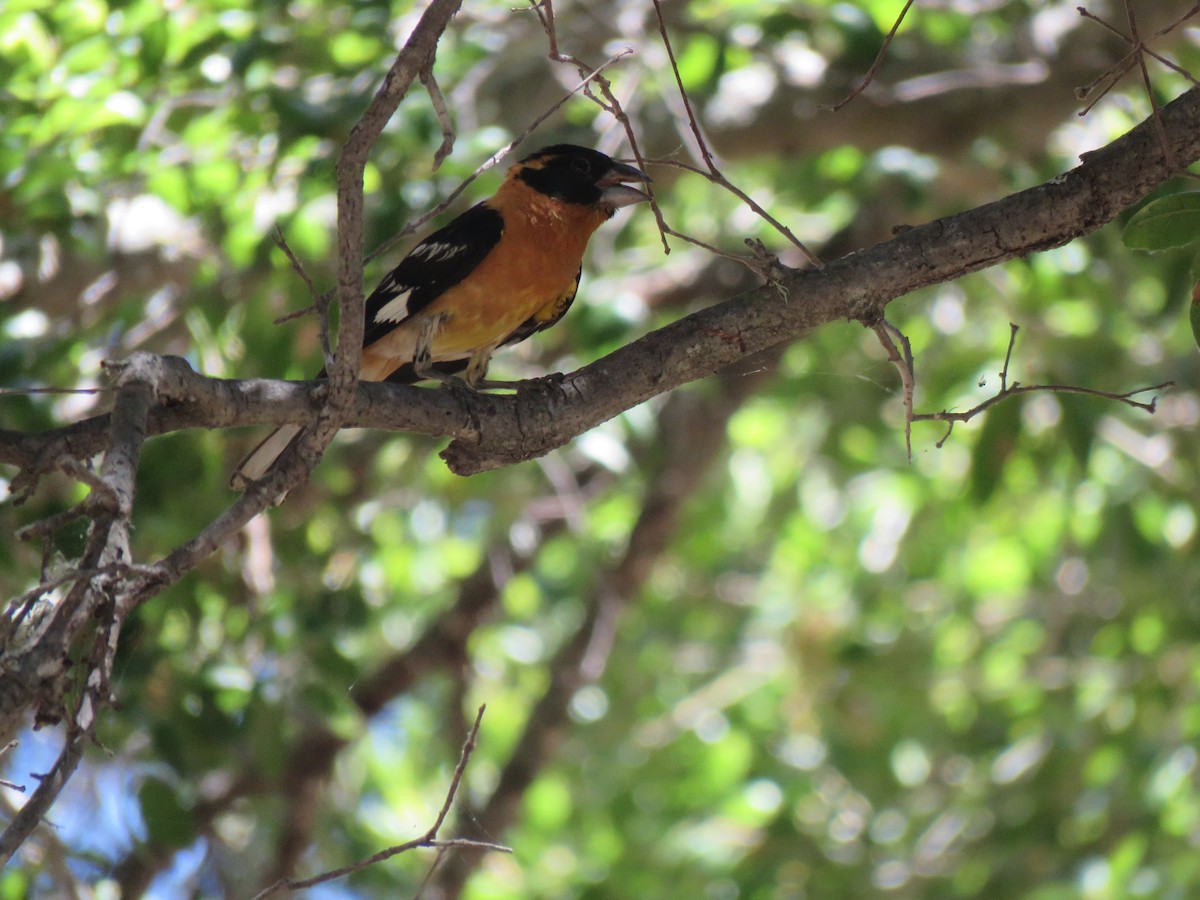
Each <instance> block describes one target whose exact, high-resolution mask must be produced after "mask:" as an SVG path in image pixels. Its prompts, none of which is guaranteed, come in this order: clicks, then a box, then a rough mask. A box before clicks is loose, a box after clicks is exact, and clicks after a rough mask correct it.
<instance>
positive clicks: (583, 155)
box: [514, 144, 650, 215]
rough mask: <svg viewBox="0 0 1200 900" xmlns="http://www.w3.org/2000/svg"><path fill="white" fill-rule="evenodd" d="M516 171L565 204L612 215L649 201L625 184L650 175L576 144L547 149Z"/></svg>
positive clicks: (645, 179) (525, 180)
mask: <svg viewBox="0 0 1200 900" xmlns="http://www.w3.org/2000/svg"><path fill="white" fill-rule="evenodd" d="M514 169H515V175H516V177H517V178H519V179H521V180H522V181H524V182H525V183H526V184H528V185H529V186H530V187H532V188H533V189H534V190H537V191H540V192H541V193H543V194H546V195H547V196H549V197H553V198H555V199H556V200H562V201H563V202H564V203H578V204H580V205H581V206H593V207H597V208H599V209H602V210H604V211H605V212H606V213H608V214H609V215H612V214H613V212H615V211H616V210H617V209H618V208H620V207H622V206H630V205H632V204H634V203H640V202H642V201H643V200H649V199H650V198H649V197H648V196H646V195H645V194H644V193H642V192H641V191H639V190H638V189H637V188H633V187H630V186H629V185H627V184H625V182H627V181H638V182H648V181H649V180H650V176H649V175H647V174H646V173H645V172H643V171H642V170H641V169H636V168H634V167H633V166H629V165H626V164H625V163H620V162H617V161H616V160H615V159H610V158H609V157H607V156H605V155H604V154H603V153H600V152H598V151H596V150H589V149H588V148H586V147H576V146H574V145H573V144H555V145H554V146H552V147H545V148H543V149H541V150H539V151H537V153H533V154H530V155H529V156H527V157H525V158H524V159H522V160H521V161H520V162H519V163H517V165H516V166H515V167H514Z"/></svg>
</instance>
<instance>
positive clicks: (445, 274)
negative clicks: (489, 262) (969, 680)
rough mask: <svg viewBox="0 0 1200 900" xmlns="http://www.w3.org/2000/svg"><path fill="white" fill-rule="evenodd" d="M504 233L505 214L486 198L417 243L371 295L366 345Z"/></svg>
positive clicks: (458, 276)
mask: <svg viewBox="0 0 1200 900" xmlns="http://www.w3.org/2000/svg"><path fill="white" fill-rule="evenodd" d="M503 234H504V219H503V217H502V216H501V215H500V213H499V212H497V211H496V210H494V209H492V208H491V207H490V206H488V205H487V203H486V202H484V203H479V204H477V205H475V206H473V207H471V208H470V209H468V210H467V211H466V212H464V213H463V214H462V215H461V216H459V217H458V218H456V219H455V220H454V221H453V222H451V223H450V224H449V225H447V226H446V227H444V228H442V229H440V230H438V231H435V232H434V233H433V234H431V235H429V237H427V238H425V240H423V241H421V243H419V244H417V246H415V247H413V249H412V250H411V251H410V252H409V254H408V256H406V257H404V259H403V260H401V261H400V264H399V265H398V266H396V268H394V269H392V271H391V272H389V273H388V274H387V276H386V277H385V278H384V279H383V281H381V282H380V283H379V286H378V287H377V288H375V290H374V291H373V292H372V293H371V296H370V297H368V298H367V306H366V328H365V329H364V331H363V346H364V347H367V346H369V345H371V344H373V343H374V342H375V341H377V340H379V339H380V338H381V337H383V336H384V335H386V334H387V333H388V332H389V331H391V330H392V329H393V328H395V327H396V326H397V325H399V324H400V323H401V322H403V321H404V320H405V319H407V318H408V317H409V316H412V315H414V314H416V313H418V312H420V311H421V310H422V309H424V308H425V307H427V306H428V305H429V304H431V303H432V302H433V301H434V300H436V299H437V298H438V297H440V296H441V295H442V294H444V293H445V292H446V291H447V290H449V289H450V288H452V287H454V285H456V284H458V283H459V282H460V281H462V280H463V279H464V278H466V277H467V276H468V275H469V274H471V272H472V270H474V268H475V267H476V266H478V265H479V264H480V263H481V262H483V259H484V257H486V256H487V255H488V254H489V253H491V251H492V250H493V249H494V248H495V246H496V245H497V244H498V243H500V238H501V236H502V235H503Z"/></svg>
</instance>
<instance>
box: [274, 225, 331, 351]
mask: <svg viewBox="0 0 1200 900" xmlns="http://www.w3.org/2000/svg"><path fill="white" fill-rule="evenodd" d="M271 240H273V241H274V242H275V246H277V247H278V248H279V249H280V250H282V251H283V253H284V255H285V256H287V258H288V262H290V263H291V264H292V269H293V270H295V272H296V274H297V275H299V276H300V280H301V281H303V282H304V286H305V287H306V288H308V295H309V296H310V297H312V301H313V302H312V306H306V307H304V309H301V310H297V311H296V312H293V313H288V314H287V315H284V316H280V317H279V318H277V319H276V320H275V321H274V323H273V324H275V325H282V324H283V323H284V322H290V321H291V320H292V319H298V318H300V317H301V316H307V315H308V314H309V313H313V312H315V313H318V314H319V315H320V316H321V320H322V321H327V320H328V314H329V301H330V300H332V299H333V291H326V292H325V293H324V294H322V293H321V292H320V291H318V290H317V286H316V285H315V284H313V280H312V278H310V277H309V274H308V271H307V270H306V269H305V268H304V263H302V262H300V258H299V257H298V256H296V254H295V253H294V252H293V251H292V248H291V246H290V245H289V244H288V242H287V238H285V237H284V236H283V231H282V230H281V229H280V227H279V226H278V225H276V226H275V227H274V228H272V229H271ZM321 349H322V351H324V355H325V358H326V359H328V358H329V356H330V354H331V352H332V351H331V350H330V347H329V329H328V328H322V329H321Z"/></svg>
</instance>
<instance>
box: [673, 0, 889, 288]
mask: <svg viewBox="0 0 1200 900" xmlns="http://www.w3.org/2000/svg"><path fill="white" fill-rule="evenodd" d="M909 2H912V0H909ZM654 12H655V15H656V16H657V18H658V32H659V34H660V35H661V36H662V42H663V47H664V48H665V49H666V51H667V59H669V60H670V62H671V72H672V73H673V74H674V76H675V86H676V88H677V89H678V91H679V96H680V98H681V100H682V101H683V108H684V111H685V113H686V114H687V119H688V127H689V128H690V129H691V132H692V136H693V137H694V138H695V139H696V146H697V149H698V150H699V153H700V157H701V159H702V160H703V161H704V165H705V167H706V168H707V170H708V171H707V172H705V171H703V170H702V169H699V168H696V167H694V166H689V165H687V164H686V163H682V162H679V161H678V160H670V161H664V164H666V165H674V166H676V167H678V168H681V169H685V170H687V171H690V172H692V173H694V174H696V175H702V176H704V177H705V178H707V179H708V180H709V181H711V182H712V183H713V184H716V185H719V186H720V187H723V188H724V189H725V190H727V191H729V192H730V193H731V194H733V195H734V196H735V197H737V198H738V199H739V200H741V201H742V202H743V203H745V204H746V205H747V206H748V207H750V209H752V210H753V211H754V213H755V214H756V215H757V216H758V217H759V218H761V219H763V220H764V221H765V222H767V223H768V224H769V225H770V226H771V227H772V228H774V229H775V230H776V231H778V232H779V233H780V234H782V235H783V236H784V237H785V238H787V239H788V240H789V241H791V242H792V244H793V245H794V246H795V247H796V248H797V249H798V250H799V251H800V252H801V253H802V254H804V258H805V259H807V260H808V263H809V265H812V266H820V265H821V260H820V259H819V258H818V257H817V255H816V254H815V253H813V252H812V251H810V250H809V249H808V248H807V247H806V246H804V243H803V242H802V241H801V240H800V239H799V238H797V237H796V236H795V235H794V234H792V232H791V229H789V228H787V227H786V226H785V225H784V224H783V223H782V222H780V221H779V220H778V219H776V218H775V217H774V216H772V215H770V214H769V213H768V212H767V211H766V210H765V209H763V208H762V206H760V205H759V204H758V203H756V202H755V201H754V200H753V199H751V197H750V195H749V194H747V193H746V192H745V191H743V190H742V189H741V188H739V187H737V185H735V184H734V183H733V182H731V181H730V180H729V179H728V178H726V177H725V175H724V174H723V173H722V172H721V169H720V167H719V166H718V165H717V162H716V159H715V157H714V156H713V154H712V151H711V150H709V148H708V143H707V142H706V141H705V140H704V132H703V130H702V129H701V128H700V123H699V121H698V120H697V119H696V114H695V112H694V111H693V110H692V103H691V100H690V99H689V98H688V94H687V90H686V89H685V88H684V86H683V76H682V75H680V74H679V65H678V63H677V62H676V61H675V50H674V48H672V46H671V37H670V35H669V34H668V33H667V23H666V20H665V19H664V18H663V11H662V6H661V5H660V0H654ZM655 209H656V210H657V204H655ZM664 226H665V223H663V222H662V221H661V219H660V227H664ZM671 233H673V234H675V235H676V236H677V237H680V238H683V239H684V240H688V241H690V242H692V243H696V244H698V245H701V244H700V242H698V241H693V240H692V239H691V238H688V237H687V236H685V235H682V234H679V233H678V232H675V231H674V230H673V229H672V230H671ZM701 246H706V247H707V245H701ZM710 249H711V248H710ZM718 252H720V251H718ZM722 255H728V254H722ZM733 258H734V259H738V260H740V261H741V262H742V263H744V264H747V265H750V267H751V268H753V269H755V270H756V271H758V272H759V274H761V275H764V277H768V278H769V277H770V276H769V275H768V274H767V273H766V272H764V271H763V270H762V269H761V268H758V267H756V266H755V265H753V264H752V263H750V262H747V259H746V258H745V257H737V256H734V257H733Z"/></svg>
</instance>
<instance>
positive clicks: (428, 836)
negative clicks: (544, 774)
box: [254, 704, 512, 900]
mask: <svg viewBox="0 0 1200 900" xmlns="http://www.w3.org/2000/svg"><path fill="white" fill-rule="evenodd" d="M486 709H487V705H486V704H484V705H483V706H480V707H479V711H478V712H477V713H476V714H475V724H474V725H472V726H471V730H470V732H469V733H468V734H467V739H466V741H464V742H463V747H462V752H461V753H460V754H459V758H458V765H456V766H455V767H454V775H453V776H452V777H451V779H450V787H449V789H448V790H447V791H446V799H445V800H444V801H443V803H442V808H441V810H439V811H438V815H437V818H436V819H435V820H434V822H433V824H432V825H431V826H430V827H429V829H428V830H427V831H426V832H425V833H424V834H422V835H421V836H420V837H416V838H413V839H412V840H411V841H405V842H404V843H403V844H396V845H395V846H393V847H388V848H387V849H386V850H380V851H379V852H378V853H374V854H372V855H371V856H368V857H367V858H366V859H362V860H359V861H358V862H356V863H352V864H350V865H348V866H342V867H341V868H338V869H332V870H330V871H328V872H322V873H321V874H320V875H314V876H313V877H311V878H300V879H291V878H283V879H280V880H279V881H276V882H275V883H274V884H272V885H270V886H268V887H267V888H265V889H264V890H262V891H260V892H259V893H258V894H256V895H255V896H254V900H263V898H266V897H270V896H272V895H274V894H275V893H277V892H279V891H294V890H299V889H301V888H308V887H313V886H314V885H318V884H324V883H325V882H328V881H333V880H335V879H338V878H342V877H344V876H346V875H350V874H352V873H354V872H358V871H361V870H362V869H365V868H367V867H368V866H373V865H375V864H376V863H380V862H383V861H384V860H385V859H390V858H391V857H393V856H396V855H398V854H400V853H406V852H408V851H409V850H415V849H417V848H418V847H435V848H438V849H444V848H453V847H470V848H472V849H476V850H495V851H498V852H500V853H512V849H511V848H510V847H505V846H503V845H501V844H494V843H491V842H488V841H472V840H466V839H461V838H456V839H453V840H448V841H443V840H439V839H438V836H437V835H438V831H439V830H441V827H442V824H443V823H444V822H445V821H446V816H447V815H448V814H449V813H450V808H451V807H452V806H453V805H454V798H455V795H456V794H457V793H458V788H459V786H460V785H461V784H462V779H463V775H464V774H465V772H466V770H467V763H468V762H470V760H471V754H472V753H473V752H474V751H475V746H476V741H477V739H478V737H479V726H480V724H481V723H482V722H483V713H484V710H486Z"/></svg>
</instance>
